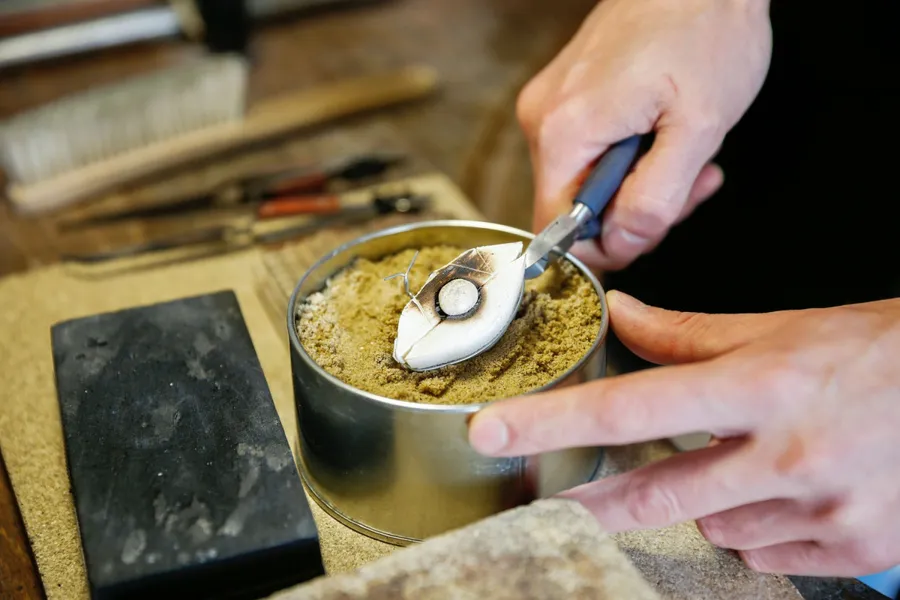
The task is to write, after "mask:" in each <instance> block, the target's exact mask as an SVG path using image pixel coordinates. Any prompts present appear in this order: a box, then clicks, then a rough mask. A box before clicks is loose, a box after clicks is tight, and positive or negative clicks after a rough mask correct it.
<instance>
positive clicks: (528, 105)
mask: <svg viewBox="0 0 900 600" xmlns="http://www.w3.org/2000/svg"><path fill="white" fill-rule="evenodd" d="M538 85H539V82H538V80H532V81H530V82H529V83H528V84H527V85H526V86H525V87H524V88H522V91H521V92H519V96H518V98H517V99H516V119H518V121H519V125H520V126H521V127H522V129H523V130H524V131H525V133H526V134H528V135H534V134H535V133H536V132H537V131H538V130H539V129H540V124H541V112H542V111H541V105H542V104H543V95H542V94H541V93H540V89H539V87H538Z"/></svg>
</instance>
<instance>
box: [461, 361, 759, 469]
mask: <svg viewBox="0 0 900 600" xmlns="http://www.w3.org/2000/svg"><path fill="white" fill-rule="evenodd" d="M748 376H749V377H748ZM754 380H755V377H754V373H753V372H751V371H750V367H749V365H745V364H744V363H741V362H739V361H735V360H732V359H730V357H723V358H720V359H714V360H710V361H705V362H700V363H692V364H688V365H678V366H670V367H657V368H652V369H648V370H645V371H639V372H636V373H630V374H628V375H620V376H617V377H610V378H607V379H598V380H596V381H592V382H590V383H585V384H581V385H577V386H572V387H567V388H562V389H559V390H553V391H549V392H544V393H541V394H535V395H531V396H521V397H518V398H514V399H511V400H504V401H500V402H497V403H496V404H493V405H491V406H488V407H487V408H485V409H483V410H481V411H479V412H478V413H477V414H476V415H475V416H474V417H473V418H472V420H471V421H470V423H469V441H470V443H471V444H472V446H473V447H474V448H475V449H476V450H477V451H478V452H481V453H482V454H487V455H492V456H523V455H525V456H527V455H531V454H537V453H540V452H549V451H552V450H559V449H562V448H573V447H580V446H594V445H601V446H602V445H622V444H633V443H638V442H646V441H651V440H658V439H662V438H667V437H672V436H676V435H681V434H686V433H695V432H699V431H706V432H712V433H713V434H715V435H718V436H720V437H724V436H729V437H730V436H734V435H740V434H744V433H747V432H749V431H750V429H751V428H752V425H753V424H754V423H755V421H756V418H755V412H754V405H755V404H757V403H755V402H754V401H753V400H754V397H753V396H754V390H753V386H752V385H749V384H748V382H752V381H754Z"/></svg>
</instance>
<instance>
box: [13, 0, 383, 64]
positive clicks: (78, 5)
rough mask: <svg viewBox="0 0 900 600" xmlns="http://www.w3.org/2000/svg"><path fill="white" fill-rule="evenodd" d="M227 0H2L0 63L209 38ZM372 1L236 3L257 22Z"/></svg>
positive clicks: (256, 0)
mask: <svg viewBox="0 0 900 600" xmlns="http://www.w3.org/2000/svg"><path fill="white" fill-rule="evenodd" d="M229 1H230V0H228V1H227V0H3V1H2V2H0V69H3V68H7V67H12V66H14V65H20V64H27V63H34V62H38V61H45V60H48V59H53V58H58V57H62V56H72V55H76V54H83V53H86V52H92V51H97V50H103V49H107V48H115V47H120V46H124V45H127V44H133V43H137V42H147V41H151V40H162V39H170V38H171V39H179V38H181V39H189V40H192V41H201V40H202V41H204V42H207V43H209V42H210V41H211V40H210V37H209V32H208V26H209V25H210V24H211V23H210V21H211V19H210V18H209V15H210V14H213V15H214V14H217V13H218V11H220V10H221V8H220V7H221V5H227V4H229ZM376 1H378V0H242V1H241V2H240V3H239V4H240V5H241V6H242V7H244V8H243V9H242V10H244V11H245V12H246V16H247V18H249V19H251V20H252V21H254V22H262V21H266V20H269V19H272V18H275V17H281V16H283V15H287V14H291V13H302V12H304V11H306V10H311V9H313V8H324V7H328V6H342V5H353V4H368V3H372V2H376ZM216 31H221V30H216ZM213 41H214V40H213Z"/></svg>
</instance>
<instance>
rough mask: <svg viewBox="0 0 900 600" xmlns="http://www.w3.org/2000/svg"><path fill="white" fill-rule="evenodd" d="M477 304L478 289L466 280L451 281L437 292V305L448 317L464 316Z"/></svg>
mask: <svg viewBox="0 0 900 600" xmlns="http://www.w3.org/2000/svg"><path fill="white" fill-rule="evenodd" d="M476 304H478V288H477V287H475V284H474V283H472V282H471V281H469V280H468V279H453V280H451V281H448V282H447V283H446V284H444V287H442V288H441V291H440V292H438V305H439V306H440V307H441V310H442V311H443V312H444V314H446V315H447V316H450V317H458V316H460V315H464V314H466V313H467V312H469V311H470V310H472V309H473V308H475V305H476Z"/></svg>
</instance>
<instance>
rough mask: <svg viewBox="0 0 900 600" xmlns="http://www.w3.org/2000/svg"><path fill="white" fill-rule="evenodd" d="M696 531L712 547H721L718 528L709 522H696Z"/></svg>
mask: <svg viewBox="0 0 900 600" xmlns="http://www.w3.org/2000/svg"><path fill="white" fill-rule="evenodd" d="M697 529H699V530H700V533H702V534H703V537H705V538H706V541H707V542H709V543H710V544H712V545H713V546H719V547H721V546H722V538H721V537H720V532H719V528H718V527H717V526H716V525H714V524H713V523H712V522H711V520H701V521H697Z"/></svg>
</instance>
